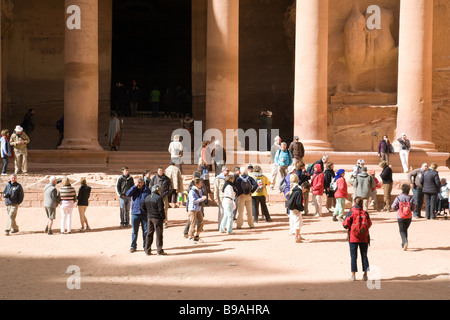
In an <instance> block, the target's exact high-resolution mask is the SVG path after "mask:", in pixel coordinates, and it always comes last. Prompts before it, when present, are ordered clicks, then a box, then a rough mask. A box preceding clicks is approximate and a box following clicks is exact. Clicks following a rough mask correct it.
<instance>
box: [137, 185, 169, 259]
mask: <svg viewBox="0 0 450 320" xmlns="http://www.w3.org/2000/svg"><path fill="white" fill-rule="evenodd" d="M160 190H161V189H160V187H159V186H153V187H152V193H151V194H150V195H148V196H147V197H146V198H145V200H144V202H143V203H142V205H141V209H142V211H144V212H145V213H146V214H147V219H148V221H147V238H146V240H145V254H146V255H148V256H149V255H151V251H152V244H153V235H154V233H155V232H156V250H157V254H158V256H160V255H166V253H165V252H164V250H163V223H164V220H166V214H165V210H164V201H163V199H162V198H161V195H160Z"/></svg>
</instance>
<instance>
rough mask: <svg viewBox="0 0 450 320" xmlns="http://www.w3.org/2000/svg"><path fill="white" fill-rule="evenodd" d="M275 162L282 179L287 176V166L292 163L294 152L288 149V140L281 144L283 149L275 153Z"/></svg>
mask: <svg viewBox="0 0 450 320" xmlns="http://www.w3.org/2000/svg"><path fill="white" fill-rule="evenodd" d="M275 164H276V165H277V168H278V175H279V177H278V178H279V179H280V181H282V180H283V179H284V178H285V177H286V170H287V168H288V167H289V166H290V165H292V154H291V152H290V151H289V150H287V144H286V142H283V143H282V144H281V149H280V150H278V152H277V154H276V155H275Z"/></svg>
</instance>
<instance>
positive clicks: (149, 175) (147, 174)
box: [142, 170, 152, 188]
mask: <svg viewBox="0 0 450 320" xmlns="http://www.w3.org/2000/svg"><path fill="white" fill-rule="evenodd" d="M142 177H143V178H144V182H145V186H146V187H147V188H150V187H149V186H150V180H151V179H152V172H151V171H150V170H145V171H144V173H143V174H142Z"/></svg>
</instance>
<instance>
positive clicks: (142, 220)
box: [131, 214, 147, 249]
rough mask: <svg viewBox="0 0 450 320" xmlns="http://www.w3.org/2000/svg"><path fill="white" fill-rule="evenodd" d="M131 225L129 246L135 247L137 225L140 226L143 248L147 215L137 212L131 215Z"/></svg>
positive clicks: (137, 232)
mask: <svg viewBox="0 0 450 320" xmlns="http://www.w3.org/2000/svg"><path fill="white" fill-rule="evenodd" d="M131 226H132V227H133V233H132V234H131V248H134V249H136V248H137V238H138V235H139V226H142V233H143V235H142V238H143V245H142V247H143V248H144V249H145V239H146V238H147V215H145V214H139V215H135V214H132V215H131Z"/></svg>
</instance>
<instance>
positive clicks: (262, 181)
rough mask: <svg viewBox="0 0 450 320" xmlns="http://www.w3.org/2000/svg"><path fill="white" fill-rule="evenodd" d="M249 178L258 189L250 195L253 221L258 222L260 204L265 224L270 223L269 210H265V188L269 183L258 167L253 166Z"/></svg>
mask: <svg viewBox="0 0 450 320" xmlns="http://www.w3.org/2000/svg"><path fill="white" fill-rule="evenodd" d="M249 176H250V177H252V178H253V179H254V180H255V181H256V183H257V184H258V188H257V189H256V190H255V192H253V194H252V207H253V210H252V211H253V220H254V221H255V222H258V216H259V204H261V211H262V214H263V215H264V217H265V219H266V222H271V221H272V218H270V214H269V209H267V203H266V199H267V186H269V185H270V181H269V179H268V178H267V177H266V176H265V175H263V174H262V169H261V167H260V166H255V172H252V173H249Z"/></svg>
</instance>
